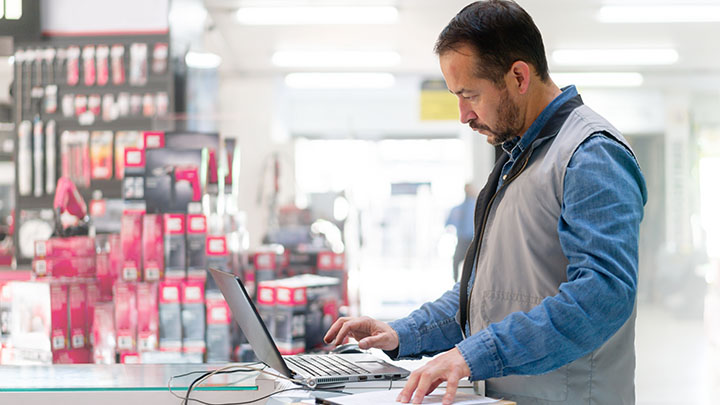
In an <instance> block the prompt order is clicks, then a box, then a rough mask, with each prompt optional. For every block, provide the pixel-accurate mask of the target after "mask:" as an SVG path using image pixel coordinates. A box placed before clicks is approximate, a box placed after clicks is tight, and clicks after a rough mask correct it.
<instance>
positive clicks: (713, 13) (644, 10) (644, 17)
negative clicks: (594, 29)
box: [597, 4, 720, 23]
mask: <svg viewBox="0 0 720 405" xmlns="http://www.w3.org/2000/svg"><path fill="white" fill-rule="evenodd" d="M597 19H598V21H601V22H604V23H673V22H718V21H720V6H717V5H700V4H695V5H680V4H678V5H649V6H604V7H602V8H600V11H599V12H598V14H597Z"/></svg>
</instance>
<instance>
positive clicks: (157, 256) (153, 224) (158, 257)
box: [142, 214, 165, 281]
mask: <svg viewBox="0 0 720 405" xmlns="http://www.w3.org/2000/svg"><path fill="white" fill-rule="evenodd" d="M163 227H164V226H163V216H162V215H158V214H148V215H145V218H144V219H143V236H142V240H143V243H142V246H143V280H145V281H157V280H160V279H162V278H163V275H164V272H165V246H164V243H163Z"/></svg>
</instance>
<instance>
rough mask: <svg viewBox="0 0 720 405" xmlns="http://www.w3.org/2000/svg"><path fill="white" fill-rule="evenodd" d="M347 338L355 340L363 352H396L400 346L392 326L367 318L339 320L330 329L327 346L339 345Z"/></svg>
mask: <svg viewBox="0 0 720 405" xmlns="http://www.w3.org/2000/svg"><path fill="white" fill-rule="evenodd" d="M346 337H352V338H355V340H357V341H358V346H359V347H360V348H361V349H363V350H365V349H369V348H371V347H376V348H378V349H382V350H394V349H395V348H397V347H398V344H399V343H398V342H399V340H398V335H397V332H395V330H394V329H393V328H391V327H390V325H388V324H387V323H385V322H381V321H378V320H375V319H373V318H370V317H367V316H363V317H359V318H354V317H353V318H350V317H342V318H340V319H338V320H337V321H335V323H334V324H333V325H332V326H331V327H330V329H329V330H328V332H327V334H326V335H325V338H324V340H325V343H327V344H331V343H333V344H335V345H339V344H342V343H343V341H344V340H345V338H346Z"/></svg>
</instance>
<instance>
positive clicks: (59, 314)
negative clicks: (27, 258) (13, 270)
mask: <svg viewBox="0 0 720 405" xmlns="http://www.w3.org/2000/svg"><path fill="white" fill-rule="evenodd" d="M4 290H7V291H6V292H5V294H9V295H10V296H11V297H12V298H13V301H12V307H11V310H10V342H9V345H10V346H12V347H13V348H14V349H15V353H14V356H13V357H14V359H13V362H14V364H50V363H51V362H52V357H53V355H52V354H53V352H56V351H59V350H65V349H68V348H69V347H70V342H69V340H68V339H69V329H68V328H69V319H68V315H69V309H68V284H67V283H66V282H62V281H58V280H48V279H46V280H37V281H32V282H28V281H13V282H10V283H8V284H7V285H6V286H5V287H4Z"/></svg>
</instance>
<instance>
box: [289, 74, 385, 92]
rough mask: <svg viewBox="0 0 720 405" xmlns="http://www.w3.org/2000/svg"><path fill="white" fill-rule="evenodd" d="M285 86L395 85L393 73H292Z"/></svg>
mask: <svg viewBox="0 0 720 405" xmlns="http://www.w3.org/2000/svg"><path fill="white" fill-rule="evenodd" d="M285 84H286V85H287V86H288V87H292V88H295V89H384V88H388V87H392V86H394V85H395V76H393V75H392V74H391V73H290V74H288V75H287V76H285Z"/></svg>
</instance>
